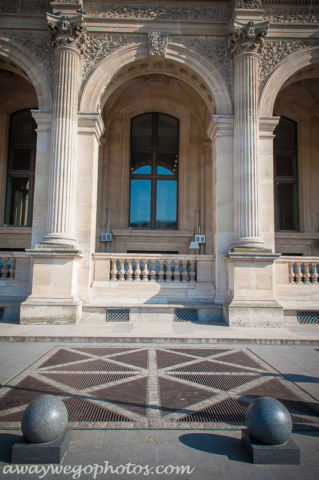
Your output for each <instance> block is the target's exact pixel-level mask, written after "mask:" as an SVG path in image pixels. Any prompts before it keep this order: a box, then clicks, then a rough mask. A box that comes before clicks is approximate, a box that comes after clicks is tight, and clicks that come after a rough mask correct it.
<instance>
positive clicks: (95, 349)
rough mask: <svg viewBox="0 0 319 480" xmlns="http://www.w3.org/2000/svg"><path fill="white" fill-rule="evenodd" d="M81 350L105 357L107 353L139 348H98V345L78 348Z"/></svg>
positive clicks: (111, 353) (112, 353)
mask: <svg viewBox="0 0 319 480" xmlns="http://www.w3.org/2000/svg"><path fill="white" fill-rule="evenodd" d="M77 350H78V351H79V352H84V353H89V354H91V355H96V356H97V357H104V356H105V355H116V354H117V353H125V352H130V351H132V350H137V349H136V348H129V347H123V348H113V347H110V348H98V347H83V348H77Z"/></svg>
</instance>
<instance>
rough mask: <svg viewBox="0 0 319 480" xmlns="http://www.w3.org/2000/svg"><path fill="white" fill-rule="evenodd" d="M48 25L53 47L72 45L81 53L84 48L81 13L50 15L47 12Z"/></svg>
mask: <svg viewBox="0 0 319 480" xmlns="http://www.w3.org/2000/svg"><path fill="white" fill-rule="evenodd" d="M47 20H48V26H49V30H50V31H51V45H52V47H53V48H58V47H73V48H74V49H76V50H77V51H78V52H79V53H81V54H83V53H84V50H85V32H84V29H83V17H82V15H80V14H79V15H74V16H72V17H69V16H68V15H51V14H49V13H48V14H47Z"/></svg>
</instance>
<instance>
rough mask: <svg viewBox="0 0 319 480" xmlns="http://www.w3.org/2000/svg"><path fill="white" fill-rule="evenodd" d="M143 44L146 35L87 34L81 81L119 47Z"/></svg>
mask: <svg viewBox="0 0 319 480" xmlns="http://www.w3.org/2000/svg"><path fill="white" fill-rule="evenodd" d="M145 42H146V35H144V36H142V35H120V34H114V35H109V34H105V35H95V34H90V33H88V34H87V36H86V49H85V52H84V55H83V71H82V75H83V80H85V79H87V77H88V76H89V75H90V73H91V72H92V71H93V70H94V69H95V68H96V67H97V66H98V65H99V63H100V62H101V61H102V60H103V59H104V58H105V57H107V56H108V55H110V54H111V53H113V52H115V51H116V50H118V49H119V48H120V47H123V46H125V45H129V44H139V43H145Z"/></svg>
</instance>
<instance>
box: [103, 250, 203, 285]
mask: <svg viewBox="0 0 319 480" xmlns="http://www.w3.org/2000/svg"><path fill="white" fill-rule="evenodd" d="M110 281H111V282H125V281H126V282H159V283H164V282H175V283H176V282H181V283H187V282H195V281H196V260H192V259H186V258H183V259H179V258H176V257H175V258H170V257H163V258H154V257H151V258H149V257H145V256H143V257H139V256H134V257H130V256H127V255H125V256H118V257H117V256H115V257H113V258H112V259H111V266H110Z"/></svg>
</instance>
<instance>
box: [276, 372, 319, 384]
mask: <svg viewBox="0 0 319 480" xmlns="http://www.w3.org/2000/svg"><path fill="white" fill-rule="evenodd" d="M283 375H285V377H287V378H289V380H291V381H292V382H297V383H298V382H299V383H319V378H318V377H310V376H309V375H296V374H294V373H283Z"/></svg>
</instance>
